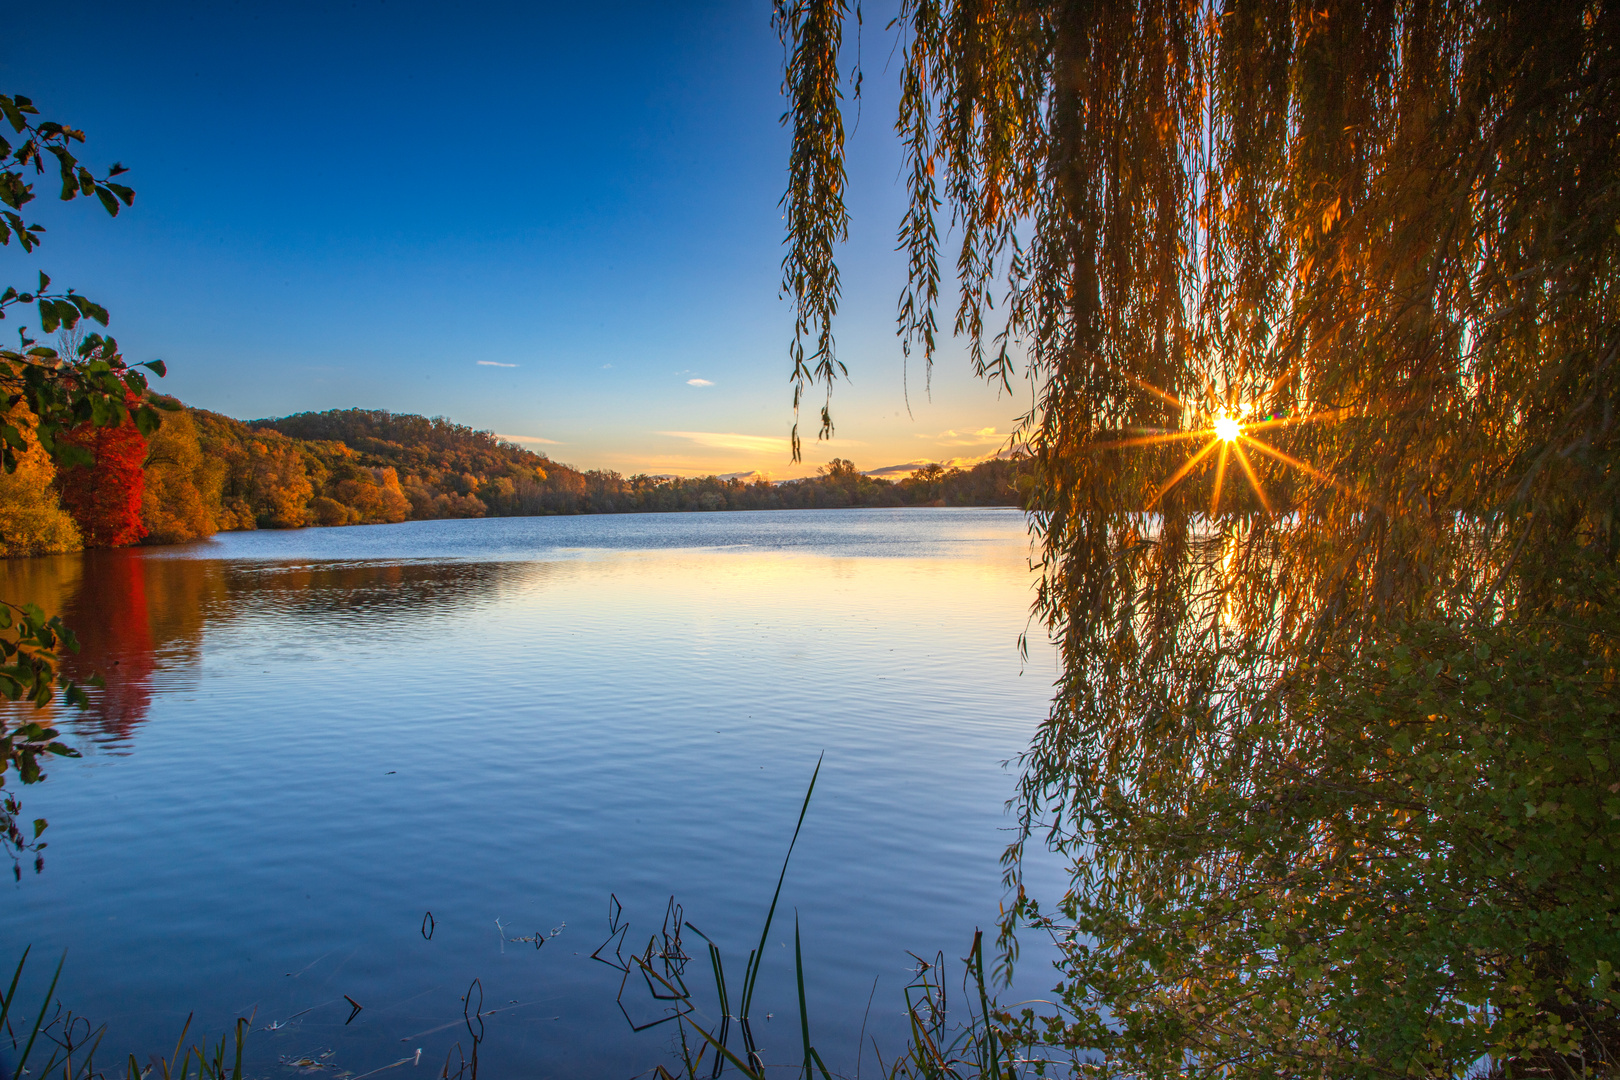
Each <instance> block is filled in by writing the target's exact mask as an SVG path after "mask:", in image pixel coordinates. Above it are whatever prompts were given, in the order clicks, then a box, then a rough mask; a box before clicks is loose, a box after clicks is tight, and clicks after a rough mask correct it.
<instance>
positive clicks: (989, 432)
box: [917, 427, 1009, 446]
mask: <svg viewBox="0 0 1620 1080" xmlns="http://www.w3.org/2000/svg"><path fill="white" fill-rule="evenodd" d="M917 438H919V439H932V440H934V441H935V442H937V443H938V444H939V445H940V446H989V445H991V444H992V443H1003V442H1006V441H1007V439H1008V438H1009V436H1008V435H1007V433H1006V432H1002V431H997V430H996V429H995V428H993V427H987V428H977V429H975V430H973V431H942V432H940V433H939V434H938V435H924V434H922V433H921V432H919V433H918V435H917Z"/></svg>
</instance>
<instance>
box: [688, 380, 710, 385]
mask: <svg viewBox="0 0 1620 1080" xmlns="http://www.w3.org/2000/svg"><path fill="white" fill-rule="evenodd" d="M686 385H687V386H713V385H714V383H712V382H710V381H709V380H708V379H687V380H686Z"/></svg>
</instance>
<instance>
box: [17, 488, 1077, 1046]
mask: <svg viewBox="0 0 1620 1080" xmlns="http://www.w3.org/2000/svg"><path fill="white" fill-rule="evenodd" d="M638 535H640V536H641V537H642V538H643V541H644V542H643V543H641V544H639V545H638V544H637V543H636V542H635V541H636V539H637V536H638ZM3 573H4V577H5V581H4V582H3V585H0V587H3V588H5V589H6V590H8V592H7V593H6V595H10V596H12V597H18V596H21V595H24V594H26V595H27V596H28V597H29V598H36V599H37V600H38V601H39V602H40V603H42V604H43V605H45V606H47V607H51V606H52V605H54V608H53V609H54V610H62V611H64V612H66V613H67V615H68V617H69V619H70V621H71V622H72V623H73V624H74V625H75V626H76V627H77V628H79V630H80V634H81V637H82V638H83V640H84V642H85V650H84V653H83V654H82V655H81V657H79V658H78V660H77V661H76V663H77V665H78V667H79V668H80V670H86V669H88V668H89V667H95V668H96V669H98V670H101V671H104V672H108V673H110V674H111V675H112V677H111V678H110V679H109V689H108V691H107V692H106V694H105V695H103V696H102V697H101V699H100V700H98V702H97V707H96V709H95V710H92V713H91V714H90V715H89V716H87V717H83V718H68V719H67V720H66V724H67V727H68V730H70V731H73V732H75V734H76V735H78V736H79V737H80V738H81V739H82V738H85V737H89V738H90V739H92V740H94V741H95V742H96V743H98V744H99V745H98V746H96V747H95V748H92V749H91V752H90V753H88V754H87V757H86V759H85V761H84V762H83V763H62V764H58V765H57V766H55V768H54V770H53V775H52V777H51V779H50V780H49V781H48V782H47V783H46V784H44V785H41V786H39V787H36V788H32V789H29V790H28V791H27V792H26V797H27V805H26V807H25V812H27V813H30V814H33V813H41V814H44V815H46V816H48V817H50V819H51V821H52V828H51V832H50V834H48V835H49V837H50V838H51V839H52V840H53V841H54V843H53V845H52V847H51V849H50V851H49V852H48V853H47V869H46V872H45V874H44V875H43V876H40V877H38V878H32V877H30V878H27V879H26V880H25V881H24V882H23V884H22V885H21V886H20V887H19V888H18V889H17V892H16V894H15V895H14V897H13V899H12V901H11V902H10V903H9V904H8V908H7V911H6V913H5V915H3V916H0V919H3V920H4V922H3V923H0V925H3V926H4V928H5V932H4V936H5V940H7V941H12V942H19V943H21V942H25V941H29V940H32V941H34V942H35V943H36V944H37V945H38V946H40V947H43V948H44V949H45V950H46V951H47V952H49V951H51V950H59V949H60V948H61V947H63V946H71V947H72V950H73V952H72V955H70V958H69V965H68V969H67V972H66V974H65V975H64V980H65V982H64V990H65V992H66V994H67V998H68V1000H69V1002H70V1004H72V1005H74V1006H75V1007H76V1008H79V1009H82V1010H85V1011H87V1012H89V1013H90V1014H91V1015H94V1016H97V1017H98V1018H106V1019H109V1020H111V1021H112V1022H113V1026H112V1031H111V1033H110V1035H109V1043H110V1044H111V1045H116V1046H119V1047H120V1048H122V1046H123V1045H124V1043H125V1042H126V1041H130V1040H133V1041H134V1042H136V1043H137V1044H138V1045H137V1046H136V1047H135V1048H136V1049H140V1047H141V1046H143V1045H145V1043H146V1042H150V1043H151V1045H152V1048H154V1049H155V1048H156V1046H157V1043H158V1041H159V1040H160V1038H161V1037H163V1036H167V1037H168V1038H169V1039H171V1040H172V1038H173V1036H174V1034H175V1033H176V1032H177V1031H178V1025H179V1024H180V1023H181V1022H183V1020H184V1016H185V1014H186V1012H188V1011H189V1010H190V1009H191V1008H193V1007H195V1008H197V1009H198V1011H199V1022H201V1023H203V1024H204V1025H205V1026H207V1027H208V1028H209V1029H210V1030H215V1031H217V1030H220V1029H221V1028H222V1027H223V1025H224V1024H225V1023H227V1022H228V1021H229V1019H230V1017H231V1016H233V1015H235V1013H236V1012H238V1011H243V1010H248V1009H252V1008H257V1009H258V1010H259V1013H258V1015H259V1018H260V1019H261V1020H269V1019H279V1018H282V1017H284V1016H286V1015H290V1014H291V1013H294V1012H297V1011H298V1010H300V1009H305V1008H310V1007H312V1006H313V1007H314V1009H313V1011H312V1012H310V1013H307V1014H305V1015H304V1016H302V1017H301V1018H299V1019H298V1020H297V1021H295V1022H294V1023H293V1024H292V1025H290V1026H289V1027H287V1028H285V1029H282V1030H279V1031H277V1032H274V1033H260V1034H257V1035H256V1036H255V1038H254V1043H253V1045H254V1046H255V1047H256V1050H255V1055H256V1056H258V1057H260V1058H261V1060H265V1061H269V1060H272V1059H273V1058H274V1056H275V1055H277V1054H283V1053H302V1052H305V1051H309V1050H314V1049H320V1048H324V1047H330V1048H333V1049H335V1050H337V1051H338V1055H339V1056H338V1060H340V1061H341V1063H342V1064H343V1066H344V1067H346V1068H350V1069H353V1070H354V1071H356V1072H364V1071H366V1070H367V1069H370V1068H376V1067H378V1066H380V1065H383V1064H387V1063H388V1062H389V1061H392V1060H395V1059H396V1058H397V1057H398V1056H400V1054H399V1052H398V1051H399V1047H400V1046H401V1045H402V1044H401V1043H400V1042H399V1040H400V1039H401V1038H406V1037H408V1036H411V1035H413V1034H414V1033H417V1032H420V1031H425V1030H427V1029H429V1028H432V1027H436V1026H438V1025H439V1024H441V1023H444V1022H447V1021H448V1020H449V1019H450V1018H451V1016H452V1015H455V1014H459V1002H458V1000H457V999H458V996H459V995H460V994H461V993H462V992H463V991H464V989H465V987H466V985H467V982H468V981H469V980H470V979H471V978H472V977H473V976H474V975H477V976H479V977H480V978H481V979H482V980H483V985H484V987H485V991H486V994H487V995H488V997H489V998H490V1000H491V1002H492V1003H508V1002H510V1001H512V1000H514V999H515V1000H517V1001H518V1002H519V1003H520V1005H521V1006H522V1008H520V1009H517V1010H514V1011H513V1012H511V1013H510V1014H509V1015H498V1016H497V1017H493V1018H491V1019H490V1020H489V1021H488V1024H489V1027H490V1034H489V1040H488V1042H487V1043H486V1044H485V1049H484V1052H483V1056H484V1061H485V1064H486V1066H487V1067H489V1068H490V1069H491V1071H492V1075H514V1074H517V1073H523V1074H530V1073H533V1072H535V1071H543V1072H545V1073H547V1074H557V1075H598V1074H600V1073H602V1072H622V1073H623V1075H630V1074H632V1073H636V1072H639V1071H642V1070H644V1069H646V1068H649V1067H650V1066H651V1065H653V1064H655V1063H656V1062H657V1061H659V1060H662V1059H661V1057H660V1054H661V1052H662V1048H663V1047H664V1046H665V1045H666V1043H667V1040H668V1029H667V1028H661V1029H657V1030H655V1031H654V1032H650V1033H648V1034H645V1035H642V1036H638V1037H632V1036H630V1035H629V1033H628V1032H627V1030H626V1029H625V1027H624V1020H623V1018H622V1017H620V1015H619V1014H618V1012H617V1010H616V1008H615V1007H614V1005H613V997H614V991H615V989H616V987H617V982H616V977H615V973H614V972H613V971H611V970H610V969H608V968H605V967H602V966H600V965H596V964H594V963H591V962H589V961H588V954H589V953H590V951H591V950H592V949H593V948H595V947H596V945H597V944H599V943H600V940H601V938H602V937H603V934H604V931H605V925H606V924H605V916H604V911H605V907H606V901H607V896H608V894H609V893H610V892H616V893H617V894H618V896H619V897H620V898H621V899H622V900H624V901H625V906H626V910H627V914H628V916H629V917H630V919H631V921H632V931H631V937H632V938H634V937H637V936H642V937H644V936H645V935H646V934H649V933H651V932H653V931H654V930H656V929H657V926H656V923H657V922H658V921H659V920H660V919H661V917H662V912H663V904H664V900H665V899H666V898H667V896H668V895H669V894H670V893H671V892H674V893H675V894H677V896H678V898H679V899H680V900H681V902H682V903H683V904H684V905H685V909H686V912H687V914H688V916H689V917H690V918H691V919H692V920H693V921H694V922H696V923H697V925H699V926H701V927H702V928H703V930H704V931H705V932H706V933H708V934H710V935H711V936H712V937H714V938H715V939H716V940H717V941H719V942H720V943H721V945H722V948H723V949H725V950H726V951H727V953H728V956H729V957H730V959H731V962H732V963H733V964H734V965H736V967H737V969H738V971H739V972H740V970H741V964H742V960H743V957H744V956H745V955H746V952H747V948H748V945H747V944H745V943H746V942H747V941H748V938H749V936H750V934H753V935H755V936H756V938H757V934H758V926H759V919H760V918H761V916H762V914H763V910H764V905H765V903H766V902H767V901H768V899H769V892H770V889H771V887H772V886H773V885H774V882H775V873H776V864H777V862H778V861H779V859H780V854H781V851H782V849H783V847H784V846H785V844H786V841H787V838H788V836H789V834H790V833H791V829H792V819H793V816H794V814H795V812H796V810H797V803H798V799H799V797H800V796H801V795H802V792H803V785H804V783H805V782H806V780H807V779H808V777H809V773H810V769H811V767H812V766H813V764H814V761H815V758H816V756H817V754H819V753H821V752H822V751H823V750H825V751H826V754H827V757H826V765H825V767H824V769H823V773H822V780H821V783H820V785H819V786H818V789H817V794H816V799H815V802H814V803H813V804H812V807H811V811H810V815H809V818H808V819H807V822H806V826H805V832H804V835H803V838H802V839H801V841H800V848H799V851H798V853H797V854H796V855H795V860H794V867H793V869H792V871H791V872H790V873H789V876H788V884H787V886H786V888H785V891H784V905H785V907H784V911H785V912H786V921H783V922H779V923H778V927H777V930H776V931H773V934H772V946H773V947H774V948H776V949H777V953H778V955H776V956H775V957H768V958H767V966H766V968H765V972H764V975H763V976H762V980H761V990H760V995H761V996H760V1001H761V1003H762V1006H761V1008H760V1009H759V1012H761V1013H763V1012H765V1011H773V1012H775V1013H776V1014H777V1016H778V1019H777V1020H772V1021H768V1022H767V1023H766V1024H763V1025H761V1027H762V1028H763V1031H762V1032H761V1038H762V1040H763V1041H764V1043H765V1045H766V1047H767V1060H775V1061H778V1062H780V1061H783V1060H786V1059H787V1058H788V1057H789V1056H790V1051H791V1046H790V1045H789V1044H790V1043H792V1042H793V1041H794V1040H795V1039H796V1038H797V1031H796V1027H795V1026H792V1025H788V1024H786V1023H784V1022H783V1020H784V1018H788V1017H790V1015H791V1014H793V1013H794V1012H795V1009H796V1006H794V1005H793V998H792V996H791V992H790V981H789V977H790V975H791V959H790V953H789V951H788V946H787V945H786V943H787V942H790V941H791V935H790V933H789V932H788V931H789V930H790V929H791V920H792V911H793V909H795V908H797V909H798V911H799V912H800V914H801V917H802V919H803V923H804V940H805V948H806V961H807V967H808V970H807V975H808V977H809V978H810V980H811V983H812V985H811V993H812V1000H813V1002H814V1013H813V1020H814V1022H815V1025H816V1037H817V1040H818V1042H819V1043H820V1044H821V1045H822V1046H823V1049H824V1056H828V1062H829V1064H830V1065H832V1064H834V1061H833V1058H832V1057H831V1056H830V1055H832V1054H837V1055H838V1056H839V1058H840V1059H843V1058H848V1059H849V1060H848V1061H845V1062H843V1064H844V1065H848V1066H849V1067H850V1068H851V1069H852V1068H853V1055H854V1037H855V1034H856V1032H857V1031H858V1030H859V1027H860V1024H861V1022H862V1019H863V1011H864V1008H865V1004H866V1001H867V995H868V991H869V990H870V989H871V986H872V980H873V978H874V977H878V979H879V985H878V991H877V997H876V999H875V1003H874V1005H873V1013H872V1016H871V1018H870V1019H869V1020H868V1021H867V1023H868V1030H869V1033H875V1034H877V1035H878V1036H879V1038H880V1042H882V1043H883V1044H884V1045H885V1047H886V1049H887V1048H889V1047H892V1046H893V1045H895V1044H896V1043H897V1042H898V1040H899V1039H900V1038H901V1037H902V1031H901V1025H900V1022H899V1017H898V1016H897V1009H898V1007H899V1005H898V1003H899V1000H900V998H899V994H900V989H901V987H902V985H903V984H904V982H905V976H906V964H907V962H908V957H907V955H906V950H907V949H911V950H914V951H916V952H919V953H929V954H931V953H932V952H933V951H934V950H936V949H944V950H945V951H946V953H947V955H952V954H960V953H961V952H962V951H964V950H965V947H966V943H967V940H968V939H969V938H970V937H971V934H972V930H973V927H974V926H975V925H978V926H989V925H990V924H991V923H992V922H993V920H994V916H995V909H996V901H997V899H998V898H999V896H1000V892H999V887H998V869H997V856H998V855H999V853H1000V849H1001V846H1002V844H1003V843H1004V842H1005V840H1006V834H1005V833H1004V832H1001V831H998V830H1000V829H1002V828H1004V827H1005V826H1006V825H1007V824H1008V822H1007V821H1006V819H1005V818H1004V817H1003V816H1002V814H1001V803H1002V800H1003V799H1005V798H1006V796H1007V795H1008V794H1009V793H1010V790H1011V779H1010V777H1009V776H1008V774H1006V773H1005V772H1004V771H1002V769H1001V768H1000V766H999V763H1000V762H1001V761H1002V760H1004V759H1006V758H1008V757H1010V756H1012V755H1014V754H1016V753H1017V752H1018V751H1019V750H1021V749H1022V748H1023V746H1024V745H1025V744H1026V743H1027V740H1028V738H1029V734H1030V732H1031V731H1032V729H1033V727H1034V725H1035V724H1036V723H1037V722H1038V720H1039V719H1040V717H1041V716H1042V715H1044V712H1045V702H1046V699H1047V697H1048V695H1049V692H1050V682H1051V675H1052V660H1051V655H1050V653H1049V652H1046V651H1042V650H1035V651H1034V653H1033V655H1032V659H1031V661H1030V664H1029V665H1028V667H1027V669H1026V670H1025V671H1024V672H1023V673H1022V674H1021V673H1020V664H1019V661H1018V657H1017V651H1016V639H1017V636H1018V634H1019V633H1020V632H1021V631H1022V630H1023V629H1024V628H1025V626H1026V620H1027V609H1028V603H1029V599H1030V591H1029V590H1030V585H1031V575H1030V573H1029V570H1028V566H1027V540H1026V538H1025V536H1024V532H1023V523H1022V519H1021V517H1020V516H1019V515H1017V514H1016V513H1011V512H1006V511H941V510H908V511H879V512H871V511H828V512H788V513H764V514H712V515H648V516H635V517H628V516H627V517H590V518H543V519H503V520H493V521H476V522H424V523H412V524H408V525H402V526H378V527H370V528H353V529H330V530H308V531H302V532H294V533H252V534H235V535H230V536H226V537H223V538H221V539H220V540H218V541H216V542H213V543H209V544H199V545H192V546H189V547H186V548H172V549H152V550H149V551H144V552H102V553H92V554H90V555H87V556H84V557H64V558H59V559H42V560H30V561H28V562H24V563H12V564H10V565H7V566H5V567H4V568H3ZM119 755H126V756H119ZM428 909H431V910H432V911H433V912H434V916H435V919H436V921H437V924H438V930H437V931H436V933H435V935H434V938H433V940H432V941H431V942H426V941H424V940H423V939H422V938H421V936H420V933H419V930H418V927H419V925H420V922H421V919H422V915H423V912H424V911H425V910H428ZM497 918H500V919H502V920H503V922H504V924H505V925H506V926H507V928H508V931H509V932H510V933H512V935H513V936H518V935H524V934H530V933H532V932H533V931H534V930H535V929H536V928H540V929H547V930H549V929H550V928H551V927H553V926H556V925H559V924H561V923H564V922H566V923H567V928H566V930H565V931H564V932H563V934H562V935H561V936H559V937H558V938H557V939H554V940H553V942H552V943H551V944H550V945H548V946H547V947H546V948H545V949H544V950H541V951H540V952H534V951H533V950H532V949H531V948H528V947H524V948H513V947H512V946H507V947H506V949H505V951H504V952H503V951H501V949H500V941H499V939H498V937H497V932H496V929H495V921H494V920H495V919H497ZM640 944H642V945H644V944H645V942H644V940H643V941H642V942H641V943H640ZM638 947H639V946H638ZM289 972H291V973H293V974H287V973H289ZM1026 972H1027V977H1026V978H1025V979H1024V980H1021V981H1026V982H1028V983H1029V985H1030V986H1032V987H1035V988H1037V989H1039V988H1042V987H1044V986H1045V985H1046V984H1047V983H1048V982H1049V981H1050V980H1049V978H1048V976H1047V975H1046V973H1045V972H1043V971H1040V970H1037V969H1036V965H1034V964H1032V963H1028V964H1026ZM342 994H349V995H351V996H352V997H354V998H355V999H356V1000H358V1001H360V1002H362V1003H363V1004H365V1005H366V1007H367V1008H366V1011H365V1012H363V1013H362V1014H361V1016H360V1018H358V1019H356V1020H355V1022H354V1023H353V1024H352V1025H349V1026H347V1027H345V1026H344V1025H343V1023H342V1021H343V1017H344V1016H345V1015H346V1013H347V1006H341V1002H342V997H341V995H342ZM333 1002H337V1003H338V1004H337V1005H334V1004H333ZM340 1006H341V1007H340ZM549 1017H557V1019H547V1018H549ZM261 1026H262V1025H261ZM454 1037H455V1032H454V1031H453V1030H446V1031H442V1032H438V1033H436V1034H433V1035H431V1036H429V1035H424V1036H422V1037H421V1038H420V1040H419V1041H420V1044H421V1045H423V1046H424V1048H425V1049H424V1061H426V1060H428V1059H429V1058H431V1057H433V1056H434V1055H435V1054H437V1055H438V1056H439V1058H440V1059H441V1060H442V1056H443V1053H444V1052H445V1050H446V1049H447V1048H448V1046H449V1044H450V1043H452V1042H454ZM773 1047H774V1048H775V1053H774V1056H772V1054H771V1048H773ZM414 1048H415V1044H412V1045H411V1046H409V1047H406V1049H405V1052H412V1051H414ZM840 1067H842V1066H840Z"/></svg>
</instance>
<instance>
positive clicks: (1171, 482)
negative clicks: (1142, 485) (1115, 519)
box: [1142, 440, 1241, 510]
mask: <svg viewBox="0 0 1620 1080" xmlns="http://www.w3.org/2000/svg"><path fill="white" fill-rule="evenodd" d="M1219 445H1221V444H1220V442H1219V441H1218V440H1211V441H1210V442H1209V443H1208V445H1206V446H1205V447H1204V448H1203V449H1202V450H1200V451H1198V453H1196V454H1194V455H1193V456H1192V457H1190V458H1188V459H1187V460H1186V461H1184V462H1182V464H1181V468H1179V469H1177V470H1176V471H1175V474H1174V475H1172V476H1171V477H1170V479H1168V480H1166V481H1165V482H1164V486H1163V487H1161V488H1160V489H1159V492H1158V494H1156V495H1154V496H1153V498H1151V499H1149V500H1148V501H1147V505H1146V506H1144V507H1143V508H1142V509H1143V510H1151V509H1153V507H1154V506H1155V505H1156V504H1157V503H1158V501H1159V500H1160V499H1162V498H1164V497H1165V495H1167V494H1168V493H1169V491H1170V489H1171V488H1173V487H1175V486H1176V485H1177V484H1179V483H1181V481H1182V478H1183V477H1185V476H1186V475H1187V474H1188V473H1190V472H1192V471H1193V469H1195V468H1197V467H1198V463H1199V462H1200V461H1203V460H1204V458H1206V457H1208V456H1209V452H1210V451H1211V450H1213V449H1215V448H1216V447H1217V446H1219ZM1240 453H1241V451H1240Z"/></svg>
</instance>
